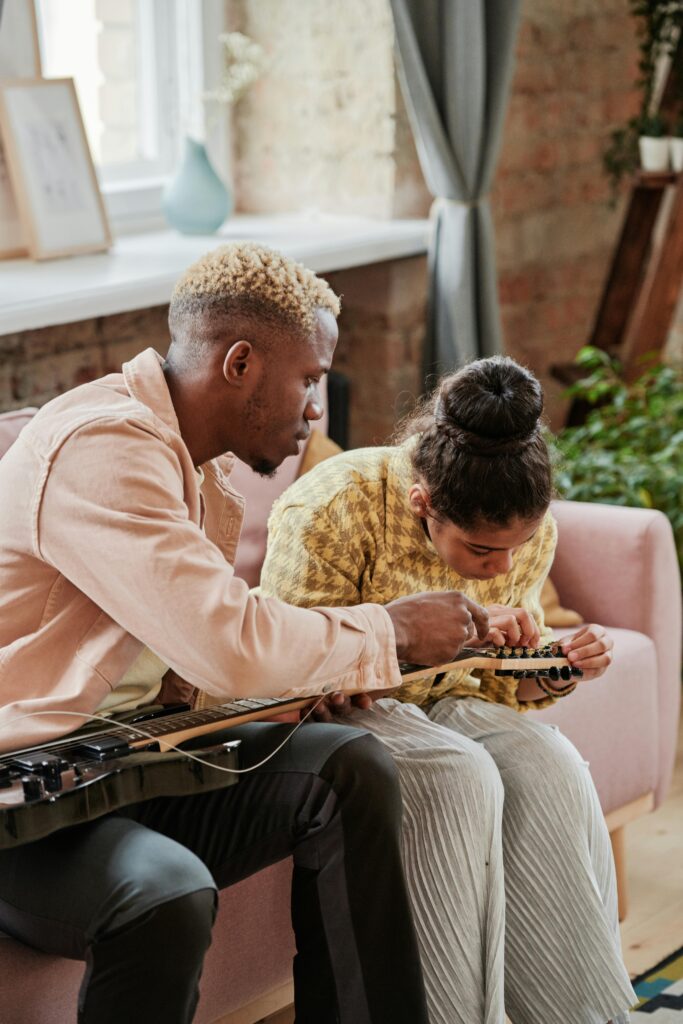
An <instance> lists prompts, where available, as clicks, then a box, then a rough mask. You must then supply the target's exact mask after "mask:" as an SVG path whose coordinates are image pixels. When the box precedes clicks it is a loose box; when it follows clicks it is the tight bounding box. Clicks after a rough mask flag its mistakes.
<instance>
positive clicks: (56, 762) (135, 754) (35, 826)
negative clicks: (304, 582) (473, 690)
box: [0, 646, 581, 850]
mask: <svg viewBox="0 0 683 1024" xmlns="http://www.w3.org/2000/svg"><path fill="white" fill-rule="evenodd" d="M453 669H467V670H469V671H471V670H477V669H485V670H487V671H491V672H495V673H496V674H501V675H514V676H516V677H518V678H522V677H524V676H532V677H533V676H539V675H540V676H546V675H548V676H550V677H551V678H556V679H559V678H562V679H564V680H567V679H570V678H571V676H572V675H580V674H581V673H580V672H578V671H577V670H576V669H572V667H571V666H570V665H569V662H568V661H567V660H566V658H564V657H562V656H561V652H560V651H559V649H558V648H557V647H556V646H553V647H547V648H542V649H539V650H537V651H526V650H525V649H520V648H500V649H489V650H484V649H481V648H479V649H465V650H463V651H461V653H460V654H459V655H458V656H457V658H455V659H454V660H453V661H452V662H450V663H449V664H447V665H435V666H430V667H425V666H419V665H402V666H401V673H402V676H403V679H404V680H406V681H410V680H412V679H418V678H422V677H425V676H433V675H436V674H438V673H442V672H448V671H451V670H453ZM318 699H319V698H316V697H305V698H302V697H297V698H285V699H278V698H274V699H258V700H256V699H254V700H236V701H232V702H230V703H227V704H219V705H215V706H212V707H208V708H204V709H202V710H199V711H190V710H188V709H187V707H182V708H177V709H173V708H164V707H161V706H157V707H148V708H140V709H139V710H138V711H137V712H133V713H129V714H127V715H125V716H121V717H120V718H118V719H117V718H112V720H111V724H109V723H107V727H106V728H97V729H92V728H91V729H88V730H82V731H79V732H75V733H72V734H71V735H70V736H68V737H66V738H65V739H61V740H54V741H53V742H51V743H47V744H45V745H43V746H42V747H31V748H27V749H25V750H17V751H14V752H12V753H9V754H3V755H0V850H6V849H11V848H12V847H15V846H20V845H22V844H23V843H30V842H33V841H35V840H36V839H41V838H42V837H43V836H46V835H50V833H52V832H56V831H58V830H59V829H62V828H69V827H70V826H72V825H79V824H83V822H86V821H92V820H93V819H95V818H99V817H101V816H102V815H104V814H109V813H111V812H112V811H116V810H119V809H120V808H122V807H128V806H130V805H131V804H136V803H139V802H140V801H142V800H151V799H153V798H154V797H162V796H191V795H192V794H197V793H204V792H207V791H208V790H212V789H220V788H222V787H223V786H230V785H234V784H235V783H236V782H237V781H238V779H239V775H236V774H231V772H232V771H234V770H235V769H236V768H237V764H238V748H239V741H232V742H228V743H225V742H223V738H222V737H221V738H220V740H219V738H218V736H217V735H216V734H217V733H218V732H219V731H220V730H222V729H224V728H226V727H227V726H231V725H243V724H244V723H246V722H250V721H256V720H258V719H263V718H269V717H273V716H275V715H278V714H282V713H283V712H292V711H300V710H302V709H304V708H308V707H310V705H311V704H312V703H314V702H315V701H316V700H318ZM190 741H192V750H191V753H192V754H193V755H195V757H199V758H201V760H202V761H205V762H209V763H208V764H201V763H199V762H198V761H197V760H194V759H193V758H192V757H191V756H188V753H184V752H183V751H182V750H175V749H173V748H174V747H177V746H178V745H179V744H181V743H182V744H186V745H187V744H188V743H189V742H190ZM202 744H207V746H202ZM212 744H214V745H212ZM223 769H229V771H224V770H223Z"/></svg>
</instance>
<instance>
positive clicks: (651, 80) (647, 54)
mask: <svg viewBox="0 0 683 1024" xmlns="http://www.w3.org/2000/svg"><path fill="white" fill-rule="evenodd" d="M629 9H630V12H631V14H632V16H633V17H634V18H635V19H636V25H637V33H638V49H639V60H638V68H639V71H640V75H639V78H638V83H637V84H638V87H639V89H640V93H641V104H640V113H639V115H638V116H637V117H632V118H631V119H630V120H629V121H628V122H627V123H626V125H624V126H623V127H620V128H616V129H615V130H614V131H613V132H612V133H611V137H610V141H609V145H608V147H607V149H606V150H605V153H604V156H603V164H604V168H605V171H606V172H607V174H608V176H609V178H610V182H611V185H612V194H613V196H614V197H616V192H617V187H618V185H619V182H620V181H621V179H622V177H624V176H626V175H630V174H632V173H633V171H634V170H636V168H637V167H638V164H639V150H642V149H643V148H644V149H645V162H644V164H643V166H644V169H650V168H651V167H653V169H654V166H656V169H658V170H666V169H667V167H668V150H669V146H668V145H667V146H666V149H667V162H666V163H664V158H663V151H664V148H665V146H664V143H663V142H662V141H661V140H662V139H663V137H664V136H665V135H666V128H665V127H663V126H661V125H659V124H658V123H657V122H655V124H654V125H653V124H652V118H653V117H654V116H655V115H656V114H657V110H658V108H659V102H660V98H661V96H660V93H661V84H662V83H661V75H660V72H661V70H662V67H663V66H664V67H665V66H666V62H667V61H671V67H670V72H669V74H670V75H673V77H674V85H675V88H676V92H677V94H678V95H679V96H680V95H682V94H683V59H681V58H682V51H681V43H680V39H681V34H682V33H683V2H682V0H629ZM663 62H664V63H663ZM641 137H643V138H646V139H655V140H657V142H656V144H655V145H654V146H650V145H649V144H647V143H646V144H645V146H644V147H641V146H640V145H639V139H640V138H641ZM651 151H653V152H654V153H657V154H658V156H657V157H655V158H654V159H655V160H656V165H654V166H653V164H652V163H651Z"/></svg>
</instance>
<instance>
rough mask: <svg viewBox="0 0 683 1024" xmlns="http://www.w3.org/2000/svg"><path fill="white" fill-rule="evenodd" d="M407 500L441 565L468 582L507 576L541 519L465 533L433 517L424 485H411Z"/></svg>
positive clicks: (483, 524)
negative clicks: (519, 551)
mask: <svg viewBox="0 0 683 1024" xmlns="http://www.w3.org/2000/svg"><path fill="white" fill-rule="evenodd" d="M408 497H409V501H410V507H411V509H412V510H413V512H414V513H415V515H417V516H418V517H419V518H420V519H422V520H423V521H424V524H425V527H426V530H427V533H428V535H429V538H430V540H431V542H432V544H433V545H434V547H435V548H436V550H437V552H438V554H439V556H440V558H441V559H442V561H444V562H445V563H446V565H447V566H448V567H449V568H450V569H452V570H453V571H454V572H456V573H457V574H458V576H462V577H464V578H465V579H468V580H491V579H493V578H494V577H495V576H501V575H502V574H504V573H507V572H509V571H510V569H511V568H512V557H513V555H514V554H515V552H516V551H517V548H520V547H521V546H522V544H526V542H527V541H528V540H531V538H532V537H533V535H534V534H535V533H536V530H537V529H538V528H539V526H540V525H541V523H542V521H543V518H544V516H539V517H538V518H536V519H527V520H520V519H514V520H512V521H511V522H509V523H506V524H505V525H504V526H499V525H498V524H490V523H486V522H483V521H482V522H481V523H478V524H477V525H476V526H474V527H472V528H471V529H469V530H464V529H462V528H461V527H459V526H456V524H455V523H453V522H451V521H450V520H447V519H438V518H437V517H436V515H435V513H434V511H433V510H432V509H431V507H430V505H429V498H428V495H427V492H426V490H425V488H424V487H423V485H421V484H413V486H412V487H411V489H410V491H409V493H408Z"/></svg>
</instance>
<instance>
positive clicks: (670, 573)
mask: <svg viewBox="0 0 683 1024" xmlns="http://www.w3.org/2000/svg"><path fill="white" fill-rule="evenodd" d="M552 511H553V515H554V516H555V519H556V520H557V526H558V534H559V538H558V546H557V554H556V557H555V562H554V564H553V568H552V578H553V582H554V583H555V586H556V587H557V589H558V592H559V594H560V598H561V600H562V602H563V603H564V604H566V605H567V607H570V608H576V610H577V611H578V612H580V613H581V615H582V616H583V617H584V619H585V620H586V621H587V622H600V623H602V624H603V625H605V626H620V627H622V628H624V629H632V630H636V631H638V632H640V633H645V634H646V635H647V636H649V637H650V638H651V640H652V641H653V643H654V646H655V650H656V652H657V667H658V678H657V680H656V681H655V682H656V685H657V687H658V708H659V712H658V715H659V739H660V744H659V745H660V766H661V772H660V787H659V789H660V792H664V791H665V790H666V788H667V787H668V785H669V781H670V777H671V772H672V770H673V761H674V754H675V748H676V737H677V731H678V711H679V705H680V691H681V675H680V673H681V580H680V574H679V570H678V561H677V557H676V547H675V544H674V539H673V531H672V529H671V526H670V524H669V521H668V519H667V518H666V516H665V515H663V514H662V513H661V512H657V511H655V510H653V509H643V508H623V507H621V506H616V505H598V504H589V503H586V502H576V501H557V502H554V503H553V508H552ZM647 682H648V681H647V680H644V681H643V683H644V685H646V684H647Z"/></svg>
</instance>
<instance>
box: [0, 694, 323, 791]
mask: <svg viewBox="0 0 683 1024" xmlns="http://www.w3.org/2000/svg"><path fill="white" fill-rule="evenodd" d="M323 700H325V697H324V696H323V697H319V698H318V700H317V701H316V702H315V704H313V705H311V707H310V708H309V709H308V711H307V712H306V714H305V715H304V716H303V717H302V718H301V720H300V721H299V722H297V723H296V725H295V726H294V728H293V729H292V731H291V732H290V733H288V734H287V735H286V736H285V738H284V739H283V741H282V743H279V744H278V745H277V747H276V748H275V750H273V751H271V752H270V754H268V756H267V757H264V758H263V760H262V761H258V762H257V764H252V765H249V767H248V768H225V767H224V766H223V765H219V764H212V762H211V761H207V760H205V758H203V757H198V756H197V755H196V754H193V753H192V751H190V750H183V749H182V747H176V746H175V745H174V744H173V743H166V742H165V741H164V746H165V747H166V748H167V750H175V751H176V752H177V753H179V754H182V755H183V757H187V758H189V759H190V760H192V761H196V762H197V763H198V764H203V765H206V767H207V768H213V769H215V770H216V771H219V772H226V773H227V774H229V775H247V774H248V773H249V772H253V771H256V769H257V768H262V767H263V765H264V764H267V763H268V762H269V761H270V760H271V759H272V758H273V757H275V755H276V754H277V753H278V752H279V751H280V750H282V748H283V747H284V746H285V744H286V743H289V741H290V740H291V739H292V737H293V736H294V733H295V732H297V731H298V730H299V729H300V728H301V726H302V725H303V724H304V722H305V721H306V720H307V719H308V718H309V717H310V716H311V715H312V714H313V712H314V711H315V709H316V708H317V707H318V706H319V705H320V704H321V703H322V701H323ZM44 715H68V716H70V717H75V718H81V719H86V720H88V721H92V722H108V723H109V724H111V719H110V718H105V717H104V715H90V714H88V713H87V712H85V711H29V712H27V713H26V714H25V715H19V716H18V717H17V718H14V719H12V721H11V722H5V723H4V724H2V725H0V730H2V729H6V728H7V727H8V726H10V725H15V724H16V723H17V722H21V721H23V720H24V719H25V718H39V717H42V716H44ZM117 728H119V729H128V731H129V732H132V733H134V734H135V735H136V737H137V738H138V739H148V740H152V741H153V742H155V743H156V742H157V741H158V739H159V738H158V737H156V736H154V735H153V733H148V732H146V731H145V730H144V729H141V728H140V727H139V726H135V725H127V724H126V723H123V722H119V723H118V725H117ZM83 738H84V740H85V739H87V737H85V736H84V737H83ZM5 756H6V757H9V758H10V759H11V756H12V755H11V753H9V754H7V755H5ZM102 764H103V766H105V765H106V761H103V762H102Z"/></svg>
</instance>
